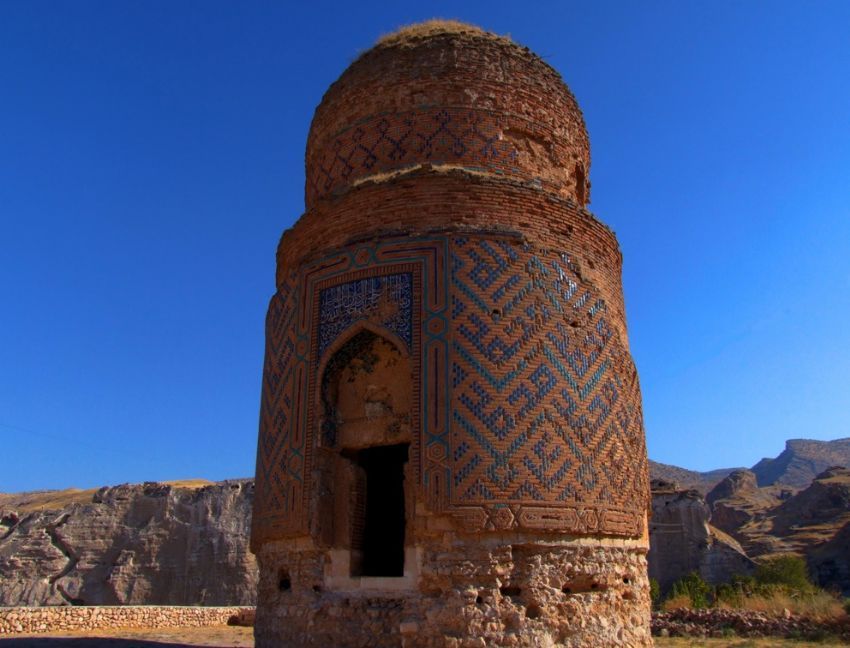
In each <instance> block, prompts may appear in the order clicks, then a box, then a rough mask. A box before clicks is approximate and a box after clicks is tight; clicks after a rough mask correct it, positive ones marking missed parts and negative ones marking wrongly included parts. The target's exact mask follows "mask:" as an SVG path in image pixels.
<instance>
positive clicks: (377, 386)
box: [252, 23, 651, 648]
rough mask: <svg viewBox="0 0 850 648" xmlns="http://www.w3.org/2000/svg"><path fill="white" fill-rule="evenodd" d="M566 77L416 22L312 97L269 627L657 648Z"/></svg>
mask: <svg viewBox="0 0 850 648" xmlns="http://www.w3.org/2000/svg"><path fill="white" fill-rule="evenodd" d="M589 165H590V149H589V142H588V137H587V132H586V129H585V126H584V121H583V119H582V115H581V111H580V110H579V107H578V104H577V103H576V101H575V99H574V98H573V96H572V94H570V91H569V90H568V89H567V87H566V86H565V85H564V83H563V81H562V80H561V77H560V76H559V75H558V73H557V72H556V71H555V70H553V69H552V68H551V67H550V66H549V65H547V64H546V63H544V62H543V61H542V60H541V59H540V58H539V57H538V56H536V55H535V54H533V53H532V52H530V51H529V50H528V49H526V48H523V47H521V46H519V45H516V44H515V43H513V42H511V41H510V40H508V39H506V38H502V37H498V36H495V35H493V34H489V33H486V32H483V31H481V30H479V29H477V28H474V27H471V26H466V25H460V24H458V23H426V24H423V25H416V26H413V27H411V28H406V29H403V30H401V31H400V32H397V33H396V34H394V35H392V36H390V37H387V38H385V39H383V40H382V41H380V42H379V43H378V44H377V45H376V46H375V47H373V48H372V49H370V50H369V51H367V52H366V53H364V54H363V55H362V56H360V58H358V59H357V60H356V61H355V62H354V63H353V64H352V65H351V66H350V67H349V68H348V69H347V70H346V71H345V72H344V73H343V75H342V76H341V77H340V78H339V80H337V81H336V82H335V83H334V84H333V85H332V86H331V87H330V89H329V90H328V91H327V93H326V94H325V96H324V98H323V100H322V102H321V104H320V105H319V107H318V108H317V110H316V114H315V117H314V119H313V123H312V126H311V128H310V136H309V139H308V143H307V154H306V176H307V177H306V188H305V191H306V208H307V209H306V212H305V214H304V215H303V216H302V217H301V218H300V219H299V220H298V221H297V222H296V224H295V225H294V226H293V227H292V229H290V230H288V231H287V232H285V233H284V235H283V238H282V239H281V242H280V246H279V249H278V272H277V291H276V293H275V294H274V296H273V297H272V300H271V303H270V305H269V311H268V317H267V322H266V360H265V368H264V374H263V394H262V411H261V422H260V436H259V444H258V451H257V481H256V500H255V504H254V518H253V532H252V547H253V550H254V551H255V552H256V554H257V557H258V560H259V564H260V570H261V575H260V590H259V598H258V606H257V621H256V624H257V625H256V630H255V633H256V641H257V646H259V647H260V648H262V647H264V646H280V645H286V646H402V645H403V646H477V645H480V646H484V645H487V646H553V645H558V646H561V645H563V646H594V647H595V646H649V645H651V639H650V633H649V588H648V582H647V576H646V561H645V556H646V551H647V533H646V512H647V506H648V496H649V486H648V473H647V458H646V448H645V440H644V431H643V424H642V418H641V399H640V389H639V385H638V377H637V372H636V370H635V367H634V364H633V362H632V359H631V356H630V354H629V348H628V340H627V334H626V322H625V314H624V307H623V292H622V285H621V278H620V277H621V265H622V257H621V255H620V251H619V247H618V245H617V240H616V238H615V236H614V234H613V232H611V230H609V229H608V228H607V227H606V226H605V225H603V224H602V223H601V222H600V221H598V220H597V219H596V218H595V217H594V216H593V215H592V214H591V213H590V212H588V211H587V210H586V209H585V206H586V203H587V201H588V196H589V182H588V169H589Z"/></svg>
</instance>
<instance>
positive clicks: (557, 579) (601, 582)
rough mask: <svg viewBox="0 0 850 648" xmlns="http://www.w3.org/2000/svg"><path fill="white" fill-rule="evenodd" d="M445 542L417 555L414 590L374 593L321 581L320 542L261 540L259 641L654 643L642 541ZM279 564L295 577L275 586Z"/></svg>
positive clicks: (502, 539) (470, 539) (471, 538)
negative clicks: (309, 545)
mask: <svg viewBox="0 0 850 648" xmlns="http://www.w3.org/2000/svg"><path fill="white" fill-rule="evenodd" d="M442 544H443V546H437V545H436V544H435V545H434V546H432V547H430V548H429V549H428V550H427V551H424V552H423V553H422V555H421V556H419V559H420V560H421V562H420V563H419V565H418V567H419V570H420V572H419V575H420V576H419V582H418V586H417V591H415V592H411V591H395V592H392V591H383V592H378V591H375V592H371V593H370V592H352V591H337V592H334V591H326V590H325V585H324V573H325V570H326V568H327V555H326V554H325V553H324V552H322V551H319V550H315V549H313V550H309V551H308V550H297V549H293V547H292V545H291V544H290V543H286V542H280V543H274V544H270V545H265V546H264V547H263V549H262V550H261V553H260V555H259V560H260V566H261V569H262V573H263V576H262V577H261V582H260V593H259V596H260V600H262V601H263V602H264V604H263V605H262V606H261V607H260V608H258V614H257V619H256V626H255V634H256V638H257V642H258V644H260V645H264V646H339V645H343V646H405V647H407V646H434V647H436V646H481V647H482V648H483V647H484V646H649V645H651V641H650V637H649V632H648V629H647V625H648V618H647V617H648V610H649V604H650V602H649V588H648V584H647V577H646V560H645V549H644V547H643V546H642V544H641V543H636V542H629V541H626V540H614V541H611V542H609V543H604V544H602V543H598V542H592V543H591V542H587V541H582V540H577V539H573V540H562V541H561V542H556V543H541V542H539V541H535V539H533V538H528V537H525V538H523V537H520V536H515V537H501V536H492V537H487V538H485V539H480V538H478V537H477V536H466V537H464V536H458V537H454V538H445V539H444V540H443V543H442ZM266 566H269V567H270V569H266ZM274 567H277V568H278V569H277V571H275V569H274ZM281 570H282V571H283V573H286V574H289V576H290V578H291V589H288V590H287V589H281V588H280V582H279V580H278V579H277V576H278V575H279V574H280V573H281ZM296 583H297V584H296Z"/></svg>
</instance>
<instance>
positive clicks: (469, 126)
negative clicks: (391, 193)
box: [305, 21, 590, 210]
mask: <svg viewBox="0 0 850 648" xmlns="http://www.w3.org/2000/svg"><path fill="white" fill-rule="evenodd" d="M422 165H432V166H438V167H440V166H445V167H453V168H460V169H466V170H472V171H476V170H479V171H486V172H488V173H497V174H501V175H504V176H505V177H506V178H512V179H516V180H520V181H524V182H528V183H531V184H533V185H535V186H538V187H543V188H545V189H547V190H549V191H551V192H553V193H556V194H558V195H560V196H561V197H563V198H568V199H571V200H572V201H574V202H575V203H576V204H578V205H579V206H580V207H584V206H585V205H586V204H587V203H588V202H589V182H588V180H587V177H588V169H589V167H590V144H589V140H588V136H587V130H586V128H585V124H584V119H583V118H582V114H581V110H580V109H579V106H578V103H577V102H576V100H575V98H574V97H573V95H572V93H571V92H570V91H569V89H568V88H567V86H566V85H565V84H564V82H563V80H562V79H561V76H560V75H559V74H558V72H556V71H555V70H554V69H553V68H552V67H550V66H549V65H548V64H546V63H545V62H544V61H543V60H542V59H541V58H540V57H539V56H537V55H536V54H534V53H533V52H531V51H530V50H529V49H528V48H525V47H521V46H520V45H517V44H516V43H514V42H513V41H511V40H510V39H508V38H505V37H501V36H497V35H495V34H491V33H488V32H484V31H482V30H480V29H478V28H477V27H473V26H471V25H464V24H462V23H456V22H449V21H431V22H430V23H424V24H420V25H414V26H412V27H409V28H404V29H401V30H400V31H398V32H396V33H394V34H391V35H389V36H386V37H384V38H383V39H381V40H380V41H378V43H377V44H376V45H375V46H374V47H372V48H371V49H369V50H367V51H366V52H364V53H363V54H362V55H361V56H360V57H359V58H358V59H357V60H356V61H355V62H354V63H352V64H351V65H350V66H349V67H348V69H347V70H346V71H345V72H344V73H343V74H342V76H341V77H340V78H339V79H338V80H337V81H336V82H335V83H334V84H333V85H331V87H330V88H329V89H328V91H327V92H326V93H325V96H324V97H323V98H322V102H321V103H320V104H319V106H318V108H317V109H316V113H315V116H314V118H313V122H312V125H311V127H310V134H309V137H308V140H307V154H306V176H307V181H306V188H305V189H306V191H305V194H306V195H305V202H306V205H307V209H308V210H309V209H311V208H312V207H313V206H314V205H315V204H316V202H317V201H318V200H321V199H322V198H325V197H327V196H329V195H339V194H340V193H344V192H345V191H346V190H347V189H348V188H349V187H351V186H352V185H355V184H358V183H359V182H362V181H364V180H366V179H369V178H373V177H375V176H380V175H382V174H388V173H398V172H403V171H405V170H410V169H412V168H416V167H420V166H422Z"/></svg>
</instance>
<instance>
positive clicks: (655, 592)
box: [649, 578, 661, 607]
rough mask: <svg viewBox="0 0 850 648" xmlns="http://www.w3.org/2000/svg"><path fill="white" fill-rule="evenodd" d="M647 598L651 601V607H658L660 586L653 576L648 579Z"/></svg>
mask: <svg viewBox="0 0 850 648" xmlns="http://www.w3.org/2000/svg"><path fill="white" fill-rule="evenodd" d="M649 599H650V600H651V601H652V607H658V604H659V603H660V602H661V586H660V585H659V584H658V581H657V580H655V579H654V578H650V579H649Z"/></svg>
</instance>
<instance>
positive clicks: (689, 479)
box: [649, 461, 740, 495]
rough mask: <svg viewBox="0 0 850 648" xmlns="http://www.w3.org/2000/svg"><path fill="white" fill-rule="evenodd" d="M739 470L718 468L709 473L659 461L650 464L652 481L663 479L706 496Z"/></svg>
mask: <svg viewBox="0 0 850 648" xmlns="http://www.w3.org/2000/svg"><path fill="white" fill-rule="evenodd" d="M735 470H740V469H739V468H718V469H717V470H709V471H707V472H698V471H696V470H688V469H687V468H680V467H679V466H672V465H670V464H664V463H659V462H657V461H650V462H649V478H650V479H652V480H655V479H661V480H663V481H668V482H674V483H676V484H678V485H679V487H680V488H692V489H694V490H697V491H699V492H700V493H702V494H703V495H705V494H706V493H707V492H708V491H710V490H711V489H712V488H714V486H715V485H716V484H717V483H718V482H719V481H721V480H722V479H723V478H724V477H726V476H727V475H728V474H729V473H731V472H734V471H735Z"/></svg>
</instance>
